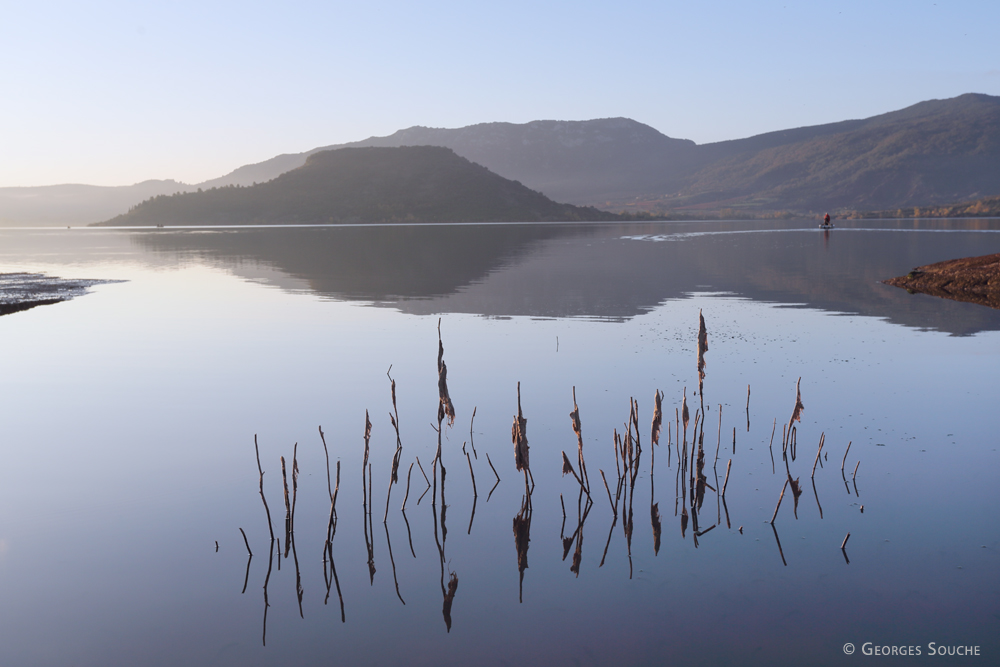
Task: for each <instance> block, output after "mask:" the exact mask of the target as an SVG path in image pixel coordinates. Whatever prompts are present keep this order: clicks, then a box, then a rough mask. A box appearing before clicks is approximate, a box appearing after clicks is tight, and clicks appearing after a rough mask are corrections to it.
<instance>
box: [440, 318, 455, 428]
mask: <svg viewBox="0 0 1000 667" xmlns="http://www.w3.org/2000/svg"><path fill="white" fill-rule="evenodd" d="M437 367H438V396H439V398H440V403H439V404H438V422H441V421H443V420H444V418H445V416H447V417H448V426H453V425H454V424H455V406H454V405H453V404H452V402H451V396H449V395H448V367H447V366H446V365H445V363H444V343H442V342H441V318H438V362H437Z"/></svg>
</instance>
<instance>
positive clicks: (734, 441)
mask: <svg viewBox="0 0 1000 667" xmlns="http://www.w3.org/2000/svg"><path fill="white" fill-rule="evenodd" d="M733 456H736V427H735V426H734V427H733Z"/></svg>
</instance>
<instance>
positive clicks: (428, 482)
mask: <svg viewBox="0 0 1000 667" xmlns="http://www.w3.org/2000/svg"><path fill="white" fill-rule="evenodd" d="M416 458H417V467H418V468H420V474H421V475H423V476H424V481H425V482H427V488H430V486H431V480H429V479H427V473H425V472H424V467H423V466H422V465H420V457H419V456H418V457H416ZM424 493H426V491H425V492H424Z"/></svg>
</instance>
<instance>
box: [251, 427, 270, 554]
mask: <svg viewBox="0 0 1000 667" xmlns="http://www.w3.org/2000/svg"><path fill="white" fill-rule="evenodd" d="M253 448H254V451H256V452H257V470H258V471H259V472H260V499H261V500H262V501H264V512H266V513H267V529H268V530H269V531H271V541H272V542H273V541H274V526H272V525H271V510H270V509H269V508H268V506H267V498H265V497H264V469H263V468H261V467H260V448H259V447H258V446H257V434H256V433H255V434H254V436H253Z"/></svg>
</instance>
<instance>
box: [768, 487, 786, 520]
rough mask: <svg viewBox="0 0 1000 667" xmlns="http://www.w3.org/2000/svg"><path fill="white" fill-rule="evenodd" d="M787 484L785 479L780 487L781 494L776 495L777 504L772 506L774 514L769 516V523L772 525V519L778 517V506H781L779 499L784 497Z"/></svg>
mask: <svg viewBox="0 0 1000 667" xmlns="http://www.w3.org/2000/svg"><path fill="white" fill-rule="evenodd" d="M787 486H788V479H785V484H784V486H782V487H781V495H780V496H778V504H777V505H775V506H774V514H773V515H772V516H771V525H772V526H773V525H774V520H775V519H777V518H778V508H780V507H781V499H782V498H784V497H785V487H787Z"/></svg>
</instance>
